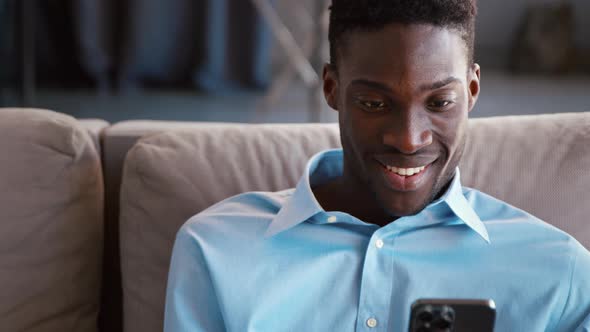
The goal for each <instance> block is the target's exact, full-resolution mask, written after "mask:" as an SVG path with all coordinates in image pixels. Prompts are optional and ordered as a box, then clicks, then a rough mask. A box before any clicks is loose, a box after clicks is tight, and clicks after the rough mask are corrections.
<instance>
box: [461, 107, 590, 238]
mask: <svg viewBox="0 0 590 332" xmlns="http://www.w3.org/2000/svg"><path fill="white" fill-rule="evenodd" d="M460 167H461V171H462V177H463V185H465V186H469V187H473V188H477V189H479V190H481V191H483V192H485V193H488V194H490V195H492V196H495V197H498V198H500V199H502V200H504V201H506V202H508V203H510V204H512V205H514V206H516V207H518V208H521V209H523V210H525V211H527V212H529V213H532V214H533V215H535V216H537V217H539V218H540V219H542V220H544V221H546V222H548V223H550V224H553V225H554V226H557V227H559V228H561V229H563V230H564V231H566V232H568V233H569V234H571V235H573V236H574V237H575V238H576V239H577V240H578V241H580V243H582V244H583V245H584V246H585V247H586V248H590V218H588V216H589V215H590V204H589V203H590V112H587V113H569V114H568V113H563V114H545V115H527V116H507V117H496V118H488V119H475V120H472V121H471V122H470V139H469V141H468V144H467V147H466V151H465V155H464V157H463V159H462V162H461V166H460Z"/></svg>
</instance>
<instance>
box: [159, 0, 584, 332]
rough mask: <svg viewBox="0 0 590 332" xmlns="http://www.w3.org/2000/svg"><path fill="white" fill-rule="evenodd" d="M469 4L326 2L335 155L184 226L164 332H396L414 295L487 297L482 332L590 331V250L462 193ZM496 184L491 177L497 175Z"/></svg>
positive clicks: (469, 103) (473, 83) (469, 80)
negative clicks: (486, 326)
mask: <svg viewBox="0 0 590 332" xmlns="http://www.w3.org/2000/svg"><path fill="white" fill-rule="evenodd" d="M475 13H476V5H475V1H473V0H471V1H470V0H424V1H415V0H397V1H396V0H334V1H333V4H332V7H331V14H330V15H331V16H330V36H329V39H330V46H331V59H330V64H327V65H326V66H325V69H324V75H323V77H324V93H325V96H326V100H327V102H328V104H329V105H330V106H331V107H332V108H333V109H334V110H336V111H337V112H338V114H339V125H340V133H341V141H342V146H343V149H342V150H330V151H325V152H322V153H320V154H318V155H316V156H314V157H313V158H312V159H311V160H310V161H309V163H308V165H307V168H306V171H305V173H304V174H303V176H302V178H301V180H300V181H299V183H298V185H297V187H296V188H295V189H293V190H288V191H284V192H279V193H246V194H242V195H239V196H236V197H232V198H230V199H227V200H225V201H223V202H221V203H219V204H216V205H215V206H213V207H211V208H209V209H207V210H206V211H204V212H202V213H200V214H199V215H197V216H195V217H193V218H192V219H191V220H189V221H188V222H187V223H186V224H185V225H184V226H183V228H182V229H181V230H180V231H179V233H178V235H177V239H176V244H175V248H174V253H173V258H172V263H171V267H170V274H169V284H168V293H167V304H166V318H165V330H166V331H168V332H172V331H240V332H241V331H273V332H274V331H338V332H342V331H384V332H385V331H399V332H405V331H407V330H408V326H409V316H410V307H411V305H412V303H413V302H414V301H416V300H418V299H421V298H478V299H492V300H494V301H495V303H496V307H497V319H496V331H501V332H504V331H506V332H511V331H527V332H531V331H568V332H569V331H576V332H588V331H590V254H589V253H588V251H586V250H585V249H584V248H583V247H582V246H581V245H580V244H579V243H578V242H577V241H576V240H574V239H573V238H572V237H571V236H569V235H567V234H565V233H564V232H561V231H559V230H557V229H555V228H554V227H552V226H550V225H548V224H546V223H544V222H543V221H541V220H538V219H537V218H535V217H534V216H531V215H530V214H527V213H526V212H523V211H521V210H519V209H516V208H514V207H512V206H510V205H508V204H506V203H504V202H501V201H499V200H497V199H494V198H492V197H490V196H487V195H485V194H483V193H481V192H478V191H476V190H473V189H469V188H464V187H462V186H461V183H460V174H459V170H458V168H457V165H458V163H459V161H460V159H461V155H462V153H463V149H464V146H465V140H466V133H467V119H468V113H469V112H471V111H472V109H473V107H474V105H475V103H476V101H477V97H478V95H479V92H480V83H479V79H480V68H479V66H478V65H477V64H475V63H474V61H473V42H474V20H475ZM499 176H500V175H499Z"/></svg>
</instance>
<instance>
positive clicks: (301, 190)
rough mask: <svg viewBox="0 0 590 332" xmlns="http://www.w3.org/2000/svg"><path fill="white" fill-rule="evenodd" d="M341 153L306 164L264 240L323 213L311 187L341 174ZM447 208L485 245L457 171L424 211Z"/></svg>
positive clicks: (483, 229)
mask: <svg viewBox="0 0 590 332" xmlns="http://www.w3.org/2000/svg"><path fill="white" fill-rule="evenodd" d="M342 168H343V153H342V150H341V149H336V150H326V151H323V152H320V153H318V154H316V155H315V156H313V157H312V158H311V159H310V160H309V161H308V163H307V166H306V168H305V172H304V174H303V176H302V177H301V179H300V180H299V182H298V183H297V186H296V188H295V191H294V192H293V196H292V197H291V198H290V199H289V200H288V201H287V202H286V203H285V204H284V205H283V207H282V208H281V210H280V211H279V213H278V214H277V215H276V216H275V218H274V219H273V221H272V222H271V223H270V225H269V227H268V228H267V230H266V233H265V237H272V236H274V235H276V234H278V233H281V232H283V231H285V230H287V229H289V228H292V227H294V226H296V225H298V224H300V223H303V222H305V221H307V220H309V219H310V218H312V217H313V216H315V215H316V214H318V213H322V212H325V211H324V210H323V208H322V207H321V206H320V204H319V203H318V201H317V200H316V198H315V196H314V194H313V191H312V190H311V184H312V183H317V182H320V181H321V182H325V181H327V180H329V179H331V178H334V177H338V176H340V175H341V174H342ZM442 203H446V206H448V208H450V210H451V211H452V212H453V213H454V214H455V215H456V216H457V217H458V218H459V219H460V220H461V221H462V222H464V223H465V224H466V225H467V226H469V227H470V228H471V229H472V230H473V231H475V232H476V233H477V234H479V235H480V236H481V237H482V238H483V239H484V240H485V241H486V242H488V243H489V242H490V238H489V235H488V232H487V230H486V227H485V225H484V223H483V222H482V221H481V219H480V218H479V216H478V215H477V214H476V213H475V211H474V210H473V208H472V207H471V204H470V203H469V201H467V199H466V198H465V195H463V189H462V186H461V180H460V172H459V169H458V168H457V169H456V171H455V176H454V178H453V180H452V181H451V185H450V186H449V188H448V189H447V191H446V192H445V193H444V194H443V195H442V196H441V197H440V198H439V199H437V200H436V201H434V202H432V203H430V204H429V205H428V206H427V207H426V208H425V209H424V210H423V211H426V212H428V210H429V209H430V208H433V207H436V206H440V204H442Z"/></svg>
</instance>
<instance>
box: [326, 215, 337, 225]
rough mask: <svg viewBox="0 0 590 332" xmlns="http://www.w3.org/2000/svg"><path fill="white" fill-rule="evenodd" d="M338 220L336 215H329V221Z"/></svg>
mask: <svg viewBox="0 0 590 332" xmlns="http://www.w3.org/2000/svg"><path fill="white" fill-rule="evenodd" d="M336 221H338V218H337V217H336V216H329V217H328V222H329V223H330V224H331V223H335V222H336Z"/></svg>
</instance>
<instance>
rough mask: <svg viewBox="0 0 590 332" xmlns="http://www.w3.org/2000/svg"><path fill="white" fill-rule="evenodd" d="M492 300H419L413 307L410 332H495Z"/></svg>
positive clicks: (494, 309)
mask: <svg viewBox="0 0 590 332" xmlns="http://www.w3.org/2000/svg"><path fill="white" fill-rule="evenodd" d="M495 321H496V304H495V303H494V301H493V300H467V299H419V300H417V301H416V302H414V304H412V310H411V314H410V332H474V331H477V332H493V331H494V324H495Z"/></svg>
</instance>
